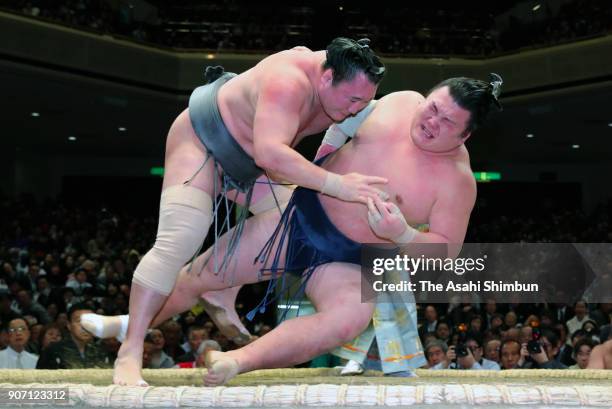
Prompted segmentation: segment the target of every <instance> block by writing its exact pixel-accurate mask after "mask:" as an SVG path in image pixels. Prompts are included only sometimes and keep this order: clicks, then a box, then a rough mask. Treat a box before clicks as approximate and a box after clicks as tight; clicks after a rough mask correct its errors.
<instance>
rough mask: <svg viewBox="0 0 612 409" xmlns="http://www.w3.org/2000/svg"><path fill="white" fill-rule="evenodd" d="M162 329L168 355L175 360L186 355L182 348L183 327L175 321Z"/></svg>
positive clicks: (162, 326)
mask: <svg viewBox="0 0 612 409" xmlns="http://www.w3.org/2000/svg"><path fill="white" fill-rule="evenodd" d="M160 328H161V331H162V333H163V334H164V339H165V343H166V346H165V348H164V351H165V352H166V354H168V355H169V356H170V358H172V359H173V360H174V359H176V358H178V357H179V356H181V355H185V350H184V349H183V348H182V347H181V339H182V338H183V331H182V328H181V325H180V324H179V323H178V322H176V321H174V320H168V321H166V322H164V323H163V324H162V325H161V327H160Z"/></svg>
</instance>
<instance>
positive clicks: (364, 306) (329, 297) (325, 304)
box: [306, 263, 374, 314]
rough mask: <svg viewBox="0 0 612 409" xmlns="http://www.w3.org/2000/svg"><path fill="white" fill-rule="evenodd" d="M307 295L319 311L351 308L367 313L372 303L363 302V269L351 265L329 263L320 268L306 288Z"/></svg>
mask: <svg viewBox="0 0 612 409" xmlns="http://www.w3.org/2000/svg"><path fill="white" fill-rule="evenodd" d="M306 295H307V296H308V298H309V299H310V301H312V303H313V304H314V306H315V308H316V309H317V311H319V312H322V311H328V310H330V309H333V308H339V307H342V308H344V307H347V306H349V307H351V308H356V309H358V310H359V311H360V312H365V313H367V312H368V311H370V314H371V311H373V310H374V306H373V304H372V303H362V302H361V267H360V266H359V265H357V264H351V263H329V264H324V265H322V266H319V267H318V268H317V269H316V270H315V272H314V274H313V276H312V277H311V278H310V280H309V281H308V285H307V286H306Z"/></svg>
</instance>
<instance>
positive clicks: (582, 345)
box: [569, 338, 598, 369]
mask: <svg viewBox="0 0 612 409" xmlns="http://www.w3.org/2000/svg"><path fill="white" fill-rule="evenodd" d="M596 345H598V343H597V342H595V341H594V340H592V339H590V338H583V339H581V340H580V341H578V342H576V345H575V346H574V354H573V356H572V358H574V360H575V361H576V363H575V364H574V365H572V366H570V367H569V369H586V367H587V366H588V365H589V358H590V357H591V351H593V348H595V346H596Z"/></svg>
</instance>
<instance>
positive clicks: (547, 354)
mask: <svg viewBox="0 0 612 409" xmlns="http://www.w3.org/2000/svg"><path fill="white" fill-rule="evenodd" d="M538 342H539V344H540V348H539V349H538V350H537V351H535V350H529V349H528V347H527V343H524V344H522V345H521V362H520V363H519V366H520V367H521V368H523V369H567V366H566V365H564V364H562V363H561V362H559V361H557V360H556V359H555V357H556V356H557V354H558V353H559V347H560V346H561V345H560V344H561V342H560V340H559V336H558V335H557V334H555V332H554V331H553V330H552V329H549V328H541V329H540V339H539V341H538Z"/></svg>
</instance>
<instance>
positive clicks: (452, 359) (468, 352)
mask: <svg viewBox="0 0 612 409" xmlns="http://www.w3.org/2000/svg"><path fill="white" fill-rule="evenodd" d="M459 346H460V347H461V349H462V350H463V351H461V350H460V352H464V353H465V355H463V356H459V355H460V354H458V353H457V348H458V347H459ZM482 354H483V350H482V340H481V338H480V336H478V335H477V334H476V333H474V332H468V333H467V334H466V336H465V340H464V342H462V343H461V345H452V346H450V347H449V348H448V350H447V351H446V354H445V359H444V360H442V361H441V362H439V363H438V364H436V365H434V366H432V367H431V369H473V370H478V369H489V370H494V371H499V370H500V367H499V364H498V363H497V362H495V361H490V360H488V359H486V358H483V356H482Z"/></svg>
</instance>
